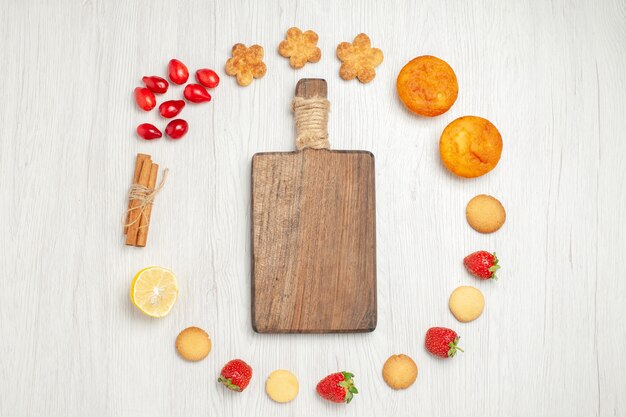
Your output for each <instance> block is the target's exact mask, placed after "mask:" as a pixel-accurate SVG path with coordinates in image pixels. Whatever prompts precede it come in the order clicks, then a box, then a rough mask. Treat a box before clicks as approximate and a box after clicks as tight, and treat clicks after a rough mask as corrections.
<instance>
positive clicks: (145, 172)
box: [126, 158, 152, 246]
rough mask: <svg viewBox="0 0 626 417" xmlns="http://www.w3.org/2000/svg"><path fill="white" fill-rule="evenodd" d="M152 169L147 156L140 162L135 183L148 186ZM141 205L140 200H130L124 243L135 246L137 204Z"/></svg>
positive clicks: (139, 211)
mask: <svg viewBox="0 0 626 417" xmlns="http://www.w3.org/2000/svg"><path fill="white" fill-rule="evenodd" d="M151 170H152V161H151V160H150V159H149V158H147V159H145V160H144V161H143V162H142V164H141V171H140V172H139V179H138V180H137V184H139V185H143V186H144V187H147V186H148V181H149V180H150V171H151ZM140 205H141V201H140V200H132V201H131V202H130V212H129V214H130V219H129V222H128V223H129V224H130V226H128V232H127V234H126V244H127V245H130V246H135V245H136V244H137V232H138V231H139V216H140V215H141V210H140V209H139V206H140Z"/></svg>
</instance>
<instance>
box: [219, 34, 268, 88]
mask: <svg viewBox="0 0 626 417" xmlns="http://www.w3.org/2000/svg"><path fill="white" fill-rule="evenodd" d="M232 54H233V57H232V58H230V59H229V60H228V61H226V74H228V75H230V76H233V77H237V84H239V85H240V86H242V87H245V86H247V85H250V84H251V83H252V80H253V79H254V78H261V77H263V76H264V75H265V73H266V72H267V67H266V66H265V64H264V63H263V47H262V46H259V45H252V46H251V47H249V48H247V47H246V46H245V45H244V44H241V43H237V44H235V45H234V46H233V50H232Z"/></svg>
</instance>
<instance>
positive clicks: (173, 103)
mask: <svg viewBox="0 0 626 417" xmlns="http://www.w3.org/2000/svg"><path fill="white" fill-rule="evenodd" d="M183 107H185V101H184V100H168V101H164V102H163V103H161V105H160V106H159V113H161V116H163V117H165V118H166V119H171V118H172V117H174V116H176V115H177V114H178V113H180V111H181V110H182V109H183Z"/></svg>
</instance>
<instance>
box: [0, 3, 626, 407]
mask: <svg viewBox="0 0 626 417" xmlns="http://www.w3.org/2000/svg"><path fill="white" fill-rule="evenodd" d="M272 3H273V2H263V3H262V2H253V1H250V2H236V1H232V2H231V1H220V2H212V1H209V0H201V1H200V0H199V1H189V2H187V1H171V0H170V1H163V0H159V1H156V0H152V1H104V0H101V1H96V0H93V1H92V0H84V1H68V0H58V1H57V0H55V1H43V0H42V1H39V2H36V1H27V0H24V1H12V0H0V51H1V53H0V68H1V74H2V77H1V83H0V103H1V104H0V210H1V215H0V254H1V255H0V256H1V260H2V262H1V265H2V271H3V273H2V275H3V276H2V279H1V281H2V284H1V285H2V287H1V290H0V415H2V416H7V417H9V416H11V417H12V416H44V415H45V416H85V415H89V416H151V415H154V416H217V415H223V416H224V415H257V416H270V415H272V416H298V417H302V416H321V415H352V416H383V415H387V416H390V415H394V416H409V415H411V416H415V415H420V416H452V415H454V416H509V417H511V416H524V417H526V416H585V417H587V416H623V415H626V395H624V388H623V380H624V374H625V373H626V359H625V356H624V345H625V343H626V326H625V325H624V322H623V316H624V315H625V314H626V267H625V266H624V260H623V257H624V255H625V253H626V243H625V241H626V233H625V232H626V174H625V170H624V169H625V166H626V140H625V138H624V132H625V131H626V118H625V115H626V107H625V104H624V103H625V101H624V95H625V93H626V71H625V67H626V53H625V50H624V44H625V41H626V4H625V3H624V1H623V0H622V1H613V0H606V1H601V2H595V1H591V0H589V1H584V0H577V1H565V0H557V1H553V2H544V1H538V0H537V1H528V2H498V1H473V2H465V1H451V0H447V1H441V0H433V1H420V2H415V1H405V2H376V1H367V2H366V1H350V2H348V1H345V2H341V4H338V3H339V2H327V3H326V2H322V1H317V2H316V1H298V2H290V1H281V2H276V3H273V4H272ZM292 25H297V26H299V27H301V28H302V29H314V30H315V31H317V33H318V34H319V36H320V42H319V46H320V47H321V49H322V53H323V56H322V60H321V62H320V63H318V64H314V65H307V66H306V67H305V68H304V69H302V70H299V71H294V70H292V69H291V68H290V67H289V65H288V62H287V60H285V59H284V58H282V57H280V56H279V55H278V53H277V47H278V43H279V42H280V41H281V39H282V38H283V36H284V33H285V31H286V30H287V29H288V28H289V27H290V26H292ZM360 32H365V33H367V34H369V35H370V37H371V38H372V40H373V43H374V46H377V47H380V48H381V49H382V50H383V51H384V54H385V60H384V62H383V64H382V65H381V66H380V67H379V68H378V69H377V76H376V79H375V80H374V81H373V82H372V83H370V84H368V85H362V84H360V83H358V82H356V81H353V82H345V81H343V80H341V79H340V78H339V75H338V70H339V62H338V60H337V58H336V57H335V54H334V51H335V47H336V45H337V44H338V43H339V42H341V41H347V40H352V38H353V37H354V36H355V35H356V34H358V33H360ZM237 42H243V43H245V44H248V45H249V44H252V43H259V44H260V45H262V46H264V47H265V51H266V58H265V62H266V63H267V66H268V72H267V75H266V76H265V77H264V78H263V79H261V80H257V81H254V83H253V84H252V85H251V86H250V87H247V88H241V87H238V86H237V85H236V83H235V81H234V79H233V78H231V77H228V76H226V75H225V74H224V63H225V61H226V59H227V58H228V57H229V56H230V48H231V46H232V45H233V44H234V43H237ZM423 54H432V55H436V56H439V57H441V58H444V59H445V60H447V61H448V62H449V63H450V64H451V65H452V67H453V68H454V69H455V71H456V73H457V76H458V78H459V84H460V93H459V98H458V100H457V102H456V104H455V105H454V107H453V108H452V109H451V110H450V111H449V112H448V113H446V114H444V115H442V116H440V117H437V118H434V119H428V120H426V119H423V118H419V117H416V116H414V115H412V114H410V113H409V112H408V111H406V110H405V109H404V108H403V106H402V104H401V103H400V101H399V100H398V98H397V95H396V92H395V78H396V75H397V73H398V71H399V70H400V68H401V67H402V66H403V65H404V63H406V62H407V61H408V60H409V59H411V58H413V57H415V56H418V55H423ZM173 57H177V58H179V59H181V60H183V61H184V62H185V63H187V64H188V66H189V67H190V69H192V70H193V69H196V68H200V67H211V68H215V69H216V70H217V71H218V72H219V74H220V75H221V76H222V82H221V85H220V87H219V88H218V89H217V90H216V91H215V92H214V98H213V101H212V102H211V103H210V104H204V105H197V106H195V105H190V106H188V107H187V108H186V109H185V110H184V111H183V113H182V116H183V117H184V118H185V119H187V120H188V121H189V124H190V131H189V133H188V135H187V136H186V137H185V138H183V139H182V140H181V141H179V142H174V141H169V140H167V139H162V140H160V141H155V142H144V141H141V140H139V139H137V138H136V136H135V134H134V128H135V126H136V125H137V124H139V123H142V122H144V121H148V122H158V124H159V125H160V126H163V122H162V121H161V120H159V119H158V118H157V113H156V111H153V112H152V113H150V114H145V113H143V112H141V111H139V110H137V108H136V106H135V105H134V103H133V100H132V92H133V88H134V87H135V86H137V85H139V84H140V82H141V77H142V76H143V75H152V74H157V75H164V74H165V67H166V64H167V62H168V60H169V59H170V58H173ZM302 77H323V78H326V79H327V80H328V83H329V98H330V100H331V102H332V112H331V121H330V126H329V129H330V135H331V141H332V144H333V147H334V148H336V149H366V150H370V151H372V152H373V153H374V154H375V155H376V162H377V167H376V168H377V172H376V186H377V215H378V218H377V230H378V301H379V305H378V308H379V313H378V317H379V318H378V328H377V329H376V331H374V332H373V333H371V334H357V335H322V336H311V335H281V336H278V335H259V334H255V333H254V332H253V331H252V328H251V325H250V239H249V234H250V233H249V230H250V209H249V206H250V197H249V194H250V158H251V156H252V155H253V154H254V153H255V152H258V151H270V150H274V151H281V150H292V149H293V148H294V133H293V121H292V115H291V113H290V108H289V104H290V99H291V97H292V96H293V90H294V86H295V83H296V81H297V80H298V79H299V78H302ZM181 95H182V88H180V87H179V88H176V89H172V90H170V91H168V93H167V95H166V97H167V98H176V97H180V96H181ZM468 114H472V115H480V116H483V117H486V118H488V119H490V120H491V121H492V122H493V123H494V124H495V125H496V126H497V127H498V128H499V129H500V131H501V132H502V136H503V138H504V151H503V155H502V159H501V161H500V164H499V165H498V166H497V168H496V169H495V170H494V171H492V172H491V173H489V174H488V175H485V176H484V177H481V178H478V179H473V180H460V179H458V178H456V177H454V176H453V175H450V174H448V173H447V172H446V171H445V169H444V168H443V167H442V165H441V163H440V159H439V155H438V138H439V135H440V133H441V131H442V130H443V128H444V127H445V126H446V125H447V123H449V122H450V121H452V120H453V119H455V118H457V117H459V116H462V115H468ZM137 152H145V153H149V154H151V155H152V156H153V159H154V160H155V161H157V162H159V163H161V165H162V166H167V167H169V168H170V179H169V181H168V183H167V185H166V187H165V189H164V191H163V192H162V194H161V195H160V196H159V198H158V202H157V205H156V206H155V208H154V210H153V221H152V227H151V229H150V237H149V242H148V247H146V248H144V249H138V248H132V247H126V246H124V244H123V240H122V239H123V238H122V234H121V227H120V218H121V214H122V212H123V210H124V208H125V205H126V202H125V193H126V190H127V188H128V186H129V183H130V179H131V176H132V169H133V163H134V157H135V154H136V153H137ZM478 193H487V194H492V195H494V196H496V197H498V198H499V199H500V200H501V201H502V202H503V204H504V206H505V207H506V209H507V215H508V219H507V223H506V224H505V226H504V227H503V228H502V229H501V230H500V231H499V232H497V233H495V234H492V235H480V234H478V233H476V232H474V231H473V230H472V229H470V227H469V226H468V225H467V224H466V221H465V217H464V209H465V204H466V203H467V201H468V200H469V199H470V198H471V197H473V196H474V195H476V194H478ZM478 249H488V250H495V251H496V252H497V253H498V255H499V257H500V258H501V263H502V265H503V268H502V270H501V272H500V280H499V281H497V282H478V281H477V280H474V279H473V278H471V277H470V276H468V274H467V273H466V272H465V271H464V268H463V265H462V263H461V260H462V258H463V256H464V255H466V254H467V253H469V252H472V251H474V250H478ZM148 265H161V266H165V267H169V268H171V269H172V270H174V271H175V272H176V273H177V275H178V279H179V285H180V297H179V301H178V303H177V305H176V306H175V307H174V309H173V311H172V312H171V314H170V315H169V316H167V317H166V318H164V319H161V320H154V319H150V318H147V317H145V316H143V315H142V314H141V313H139V312H138V311H137V310H136V309H135V308H134V307H133V306H132V305H131V303H130V302H129V297H128V290H129V284H130V282H131V279H132V277H133V275H134V273H135V272H136V271H137V270H138V269H140V268H142V267H144V266H148ZM461 284H466V285H475V286H477V287H478V288H480V289H481V290H482V291H483V293H484V294H485V297H486V310H485V312H484V314H483V316H482V317H481V318H480V319H479V320H477V321H475V322H473V323H468V324H461V323H458V322H456V321H455V319H454V318H453V317H452V315H451V314H450V313H449V311H448V309H447V299H448V295H449V294H450V292H451V291H452V290H453V289H454V288H455V287H456V286H458V285H461ZM190 325H196V326H200V327H202V328H204V329H206V330H207V331H208V332H209V334H210V335H211V338H212V340H213V344H214V345H213V350H212V352H211V354H210V355H209V356H208V358H207V359H205V360H204V361H202V362H200V363H188V362H185V361H183V360H182V359H180V358H179V357H178V356H177V354H176V352H175V349H174V339H175V337H176V335H177V334H178V332H179V331H180V330H181V329H183V328H185V327H187V326H190ZM434 325H443V326H449V327H453V328H455V329H456V330H457V331H458V332H459V333H460V335H461V337H462V339H461V341H462V346H463V347H464V348H465V354H459V355H458V356H457V357H456V358H455V359H453V360H449V361H440V360H436V359H434V358H432V357H430V356H429V355H428V354H427V353H426V352H425V350H424V348H423V336H424V333H425V331H426V329H427V328H428V327H430V326H434ZM393 353H407V354H409V355H411V356H412V357H413V358H414V359H415V360H416V362H417V364H418V366H419V370H420V371H419V372H420V373H419V378H418V380H417V382H416V384H415V385H414V386H413V387H411V388H410V389H408V390H406V391H402V392H395V391H392V390H391V389H389V388H388V387H387V386H386V385H385V383H384V382H383V380H382V378H381V367H382V364H383V362H384V361H385V359H386V358H387V357H388V356H389V355H391V354H393ZM234 357H241V358H243V359H245V360H246V361H248V362H249V363H250V364H251V365H252V366H253V368H254V378H253V380H252V383H251V384H250V386H249V388H248V389H247V390H246V391H245V392H243V393H241V394H233V393H231V392H228V391H227V390H225V389H224V388H222V387H221V386H219V385H218V384H217V382H216V379H217V376H218V373H219V370H220V368H221V366H222V365H223V364H224V363H225V362H226V361H227V360H229V359H231V358H234ZM277 368H287V369H290V370H292V371H293V372H294V373H296V374H297V375H298V377H299V380H300V384H301V392H300V395H299V396H298V398H297V399H296V400H295V401H294V402H292V403H290V404H287V405H279V404H276V403H273V402H272V401H271V400H270V399H269V398H268V397H267V396H266V394H265V392H264V382H265V378H266V377H267V375H268V374H269V373H270V372H271V371H272V370H274V369H277ZM343 369H345V370H350V371H352V372H354V373H355V374H356V383H357V386H358V387H359V389H360V392H361V393H360V394H359V395H358V396H357V398H355V400H354V401H353V403H352V404H350V405H349V406H341V405H333V404H330V403H325V402H323V401H322V400H320V399H319V398H318V397H317V395H316V393H315V389H314V388H315V384H316V383H317V381H318V380H319V379H320V378H321V377H323V376H324V375H325V374H327V373H330V372H333V371H336V370H343Z"/></svg>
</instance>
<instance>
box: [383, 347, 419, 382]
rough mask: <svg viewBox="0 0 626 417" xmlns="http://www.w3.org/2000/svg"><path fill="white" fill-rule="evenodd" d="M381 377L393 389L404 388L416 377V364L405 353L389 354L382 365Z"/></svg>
mask: <svg viewBox="0 0 626 417" xmlns="http://www.w3.org/2000/svg"><path fill="white" fill-rule="evenodd" d="M383 379H384V380H385V382H386V383H387V385H389V386H390V387H391V388H393V389H396V390H398V389H405V388H408V387H410V386H411V385H413V383H414V382H415V380H416V379H417V365H416V364H415V362H413V359H411V358H410V357H408V356H407V355H391V356H390V357H389V359H387V360H386V361H385V364H384V365H383Z"/></svg>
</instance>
